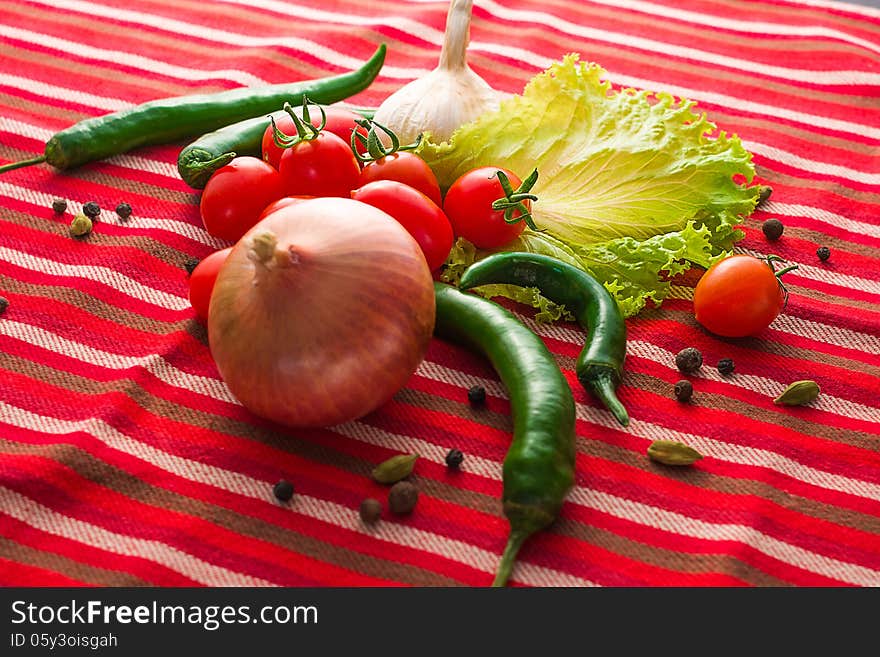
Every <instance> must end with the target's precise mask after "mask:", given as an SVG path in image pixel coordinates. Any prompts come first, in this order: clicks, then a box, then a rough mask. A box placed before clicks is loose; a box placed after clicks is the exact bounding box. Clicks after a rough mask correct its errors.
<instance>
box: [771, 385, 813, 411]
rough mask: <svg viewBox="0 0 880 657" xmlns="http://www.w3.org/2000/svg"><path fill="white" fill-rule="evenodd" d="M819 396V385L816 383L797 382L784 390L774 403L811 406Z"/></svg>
mask: <svg viewBox="0 0 880 657" xmlns="http://www.w3.org/2000/svg"><path fill="white" fill-rule="evenodd" d="M818 396H819V384H818V383H816V382H815V381H795V382H794V383H792V384H790V385H789V386H788V387H787V388H786V389H785V390H783V391H782V394H781V395H779V396H778V397H777V398H776V399H774V400H773V403H774V404H786V405H787V406H801V405H802V404H809V403H810V402H811V401H813V400H814V399H815V398H816V397H818Z"/></svg>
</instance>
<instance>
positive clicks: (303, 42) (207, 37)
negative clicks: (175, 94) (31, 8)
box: [33, 0, 433, 79]
mask: <svg viewBox="0 0 880 657" xmlns="http://www.w3.org/2000/svg"><path fill="white" fill-rule="evenodd" d="M33 2H35V3H37V4H42V5H47V6H49V7H51V8H53V9H67V10H68V11H77V12H80V13H84V14H88V15H90V16H99V17H101V18H107V19H110V20H112V21H115V22H127V23H134V24H136V25H148V26H150V27H153V28H156V29H159V30H162V31H164V32H172V33H174V34H179V35H182V36H185V37H192V35H193V34H194V33H198V38H199V39H200V40H202V41H213V42H215V43H221V44H230V43H234V44H235V45H236V47H237V48H247V47H250V48H265V47H267V46H279V47H283V48H288V49H292V50H299V51H301V52H304V53H309V54H310V55H311V56H313V57H315V58H317V59H320V60H323V61H325V62H327V63H329V64H332V65H335V66H339V67H341V68H347V69H357V68H360V67H361V66H363V63H364V62H363V60H362V59H358V58H356V57H352V56H350V55H346V54H343V53H340V52H337V51H335V50H332V49H331V48H328V47H326V46H323V45H321V44H320V43H317V42H315V41H310V40H308V39H302V38H299V37H297V36H294V35H280V36H273V37H254V36H251V35H248V34H240V33H238V32H228V31H226V30H218V29H216V28H212V27H209V26H207V25H195V24H193V23H191V22H190V23H188V22H185V21H179V20H175V19H173V18H167V17H165V16H160V15H155V14H148V13H144V12H139V11H130V10H127V9H120V8H119V7H105V6H103V5H99V4H95V3H92V2H81V1H80V0H33ZM297 11H298V9H297ZM290 12H291V8H290V6H289V5H288V6H286V8H285V13H286V14H288V15H289V14H290ZM414 25H415V26H417V29H418V30H419V32H421V31H423V30H424V29H425V26H424V25H421V24H419V23H414ZM420 36H421V34H420ZM432 68H433V67H432ZM429 71H430V69H418V68H402V67H397V66H389V65H385V66H383V67H382V75H383V76H385V77H389V78H395V79H403V78H415V77H419V76H422V75H425V74H426V73H428V72H429Z"/></svg>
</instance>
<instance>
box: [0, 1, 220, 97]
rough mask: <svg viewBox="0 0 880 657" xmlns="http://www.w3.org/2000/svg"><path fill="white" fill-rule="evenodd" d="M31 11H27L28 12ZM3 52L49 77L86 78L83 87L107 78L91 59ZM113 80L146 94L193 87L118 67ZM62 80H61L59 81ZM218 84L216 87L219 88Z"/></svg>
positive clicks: (24, 50) (17, 49)
mask: <svg viewBox="0 0 880 657" xmlns="http://www.w3.org/2000/svg"><path fill="white" fill-rule="evenodd" d="M28 13H30V12H28ZM3 56H4V57H5V58H7V59H11V60H13V61H16V62H19V63H20V64H21V65H22V68H30V67H39V68H41V69H46V70H47V71H49V72H51V76H52V79H53V80H54V79H59V78H60V79H62V80H63V79H64V75H65V74H68V73H75V74H76V75H78V76H82V77H83V78H85V79H86V80H81V81H79V82H78V85H79V86H80V87H81V88H84V89H85V90H88V89H89V88H90V85H89V84H88V82H87V80H88V79H89V78H94V79H95V80H96V81H98V83H99V84H101V83H103V82H104V81H105V80H106V78H107V73H108V70H106V69H103V68H101V67H100V66H96V65H95V64H94V63H91V62H90V63H88V64H82V63H79V62H77V61H74V60H72V59H69V58H64V57H58V56H56V55H53V54H50V52H44V51H39V52H36V51H33V50H28V49H27V48H22V47H13V46H10V45H7V47H5V48H4V50H3ZM113 82H114V84H124V85H127V86H128V87H129V88H130V89H138V90H139V91H140V92H141V93H145V94H146V95H148V96H158V95H175V96H180V95H183V94H188V93H193V91H192V87H189V86H185V85H182V84H176V83H173V82H160V81H157V80H152V79H150V78H146V77H143V76H139V75H134V74H131V73H125V72H124V71H120V70H119V69H113ZM62 84H63V83H62ZM220 89H221V87H219V86H218V87H216V90H218V91H219V90H220Z"/></svg>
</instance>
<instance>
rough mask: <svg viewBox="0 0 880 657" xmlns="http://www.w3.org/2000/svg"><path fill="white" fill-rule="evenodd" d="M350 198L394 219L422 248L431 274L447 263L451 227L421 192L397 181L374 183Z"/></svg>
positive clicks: (355, 191)
mask: <svg viewBox="0 0 880 657" xmlns="http://www.w3.org/2000/svg"><path fill="white" fill-rule="evenodd" d="M351 197H352V198H353V199H354V200H355V201H361V202H362V203H367V204H368V205H372V206H373V207H376V208H379V209H380V210H383V211H384V212H386V213H387V214H390V215H391V216H392V217H394V218H395V219H396V220H397V222H398V223H399V224H400V225H401V226H403V227H404V228H406V230H407V232H409V234H410V235H412V236H413V237H414V238H415V240H416V242H418V243H419V246H420V247H422V253H424V254H425V260H426V261H427V263H428V267H429V268H430V269H431V270H432V271H433V270H435V269H438V268H439V267H440V266H441V265H442V264H443V263H444V262H446V258H447V257H448V256H449V250H450V249H451V248H452V240H453V237H452V226H451V225H450V224H449V220H448V219H447V218H446V215H445V214H443V210H441V209H440V208H439V207H438V206H437V204H436V203H434V201H432V200H431V199H429V198H428V197H427V196H425V195H424V194H422V192H420V191H419V190H417V189H415V188H414V187H410V186H409V185H404V184H403V183H400V182H397V181H396V180H377V181H375V182H371V183H367V184H366V185H364V186H363V187H360V188H358V189H356V190H354V191H353V192H352V193H351Z"/></svg>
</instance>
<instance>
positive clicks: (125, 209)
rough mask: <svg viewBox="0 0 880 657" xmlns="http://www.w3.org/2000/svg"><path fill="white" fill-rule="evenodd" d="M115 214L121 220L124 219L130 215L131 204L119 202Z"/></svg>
mask: <svg viewBox="0 0 880 657" xmlns="http://www.w3.org/2000/svg"><path fill="white" fill-rule="evenodd" d="M116 214H117V215H118V216H119V218H120V219H121V220H122V221H126V220H127V219H128V218H129V217H130V216H131V206H130V205H129V204H128V203H120V204H119V205H117V206H116Z"/></svg>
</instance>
